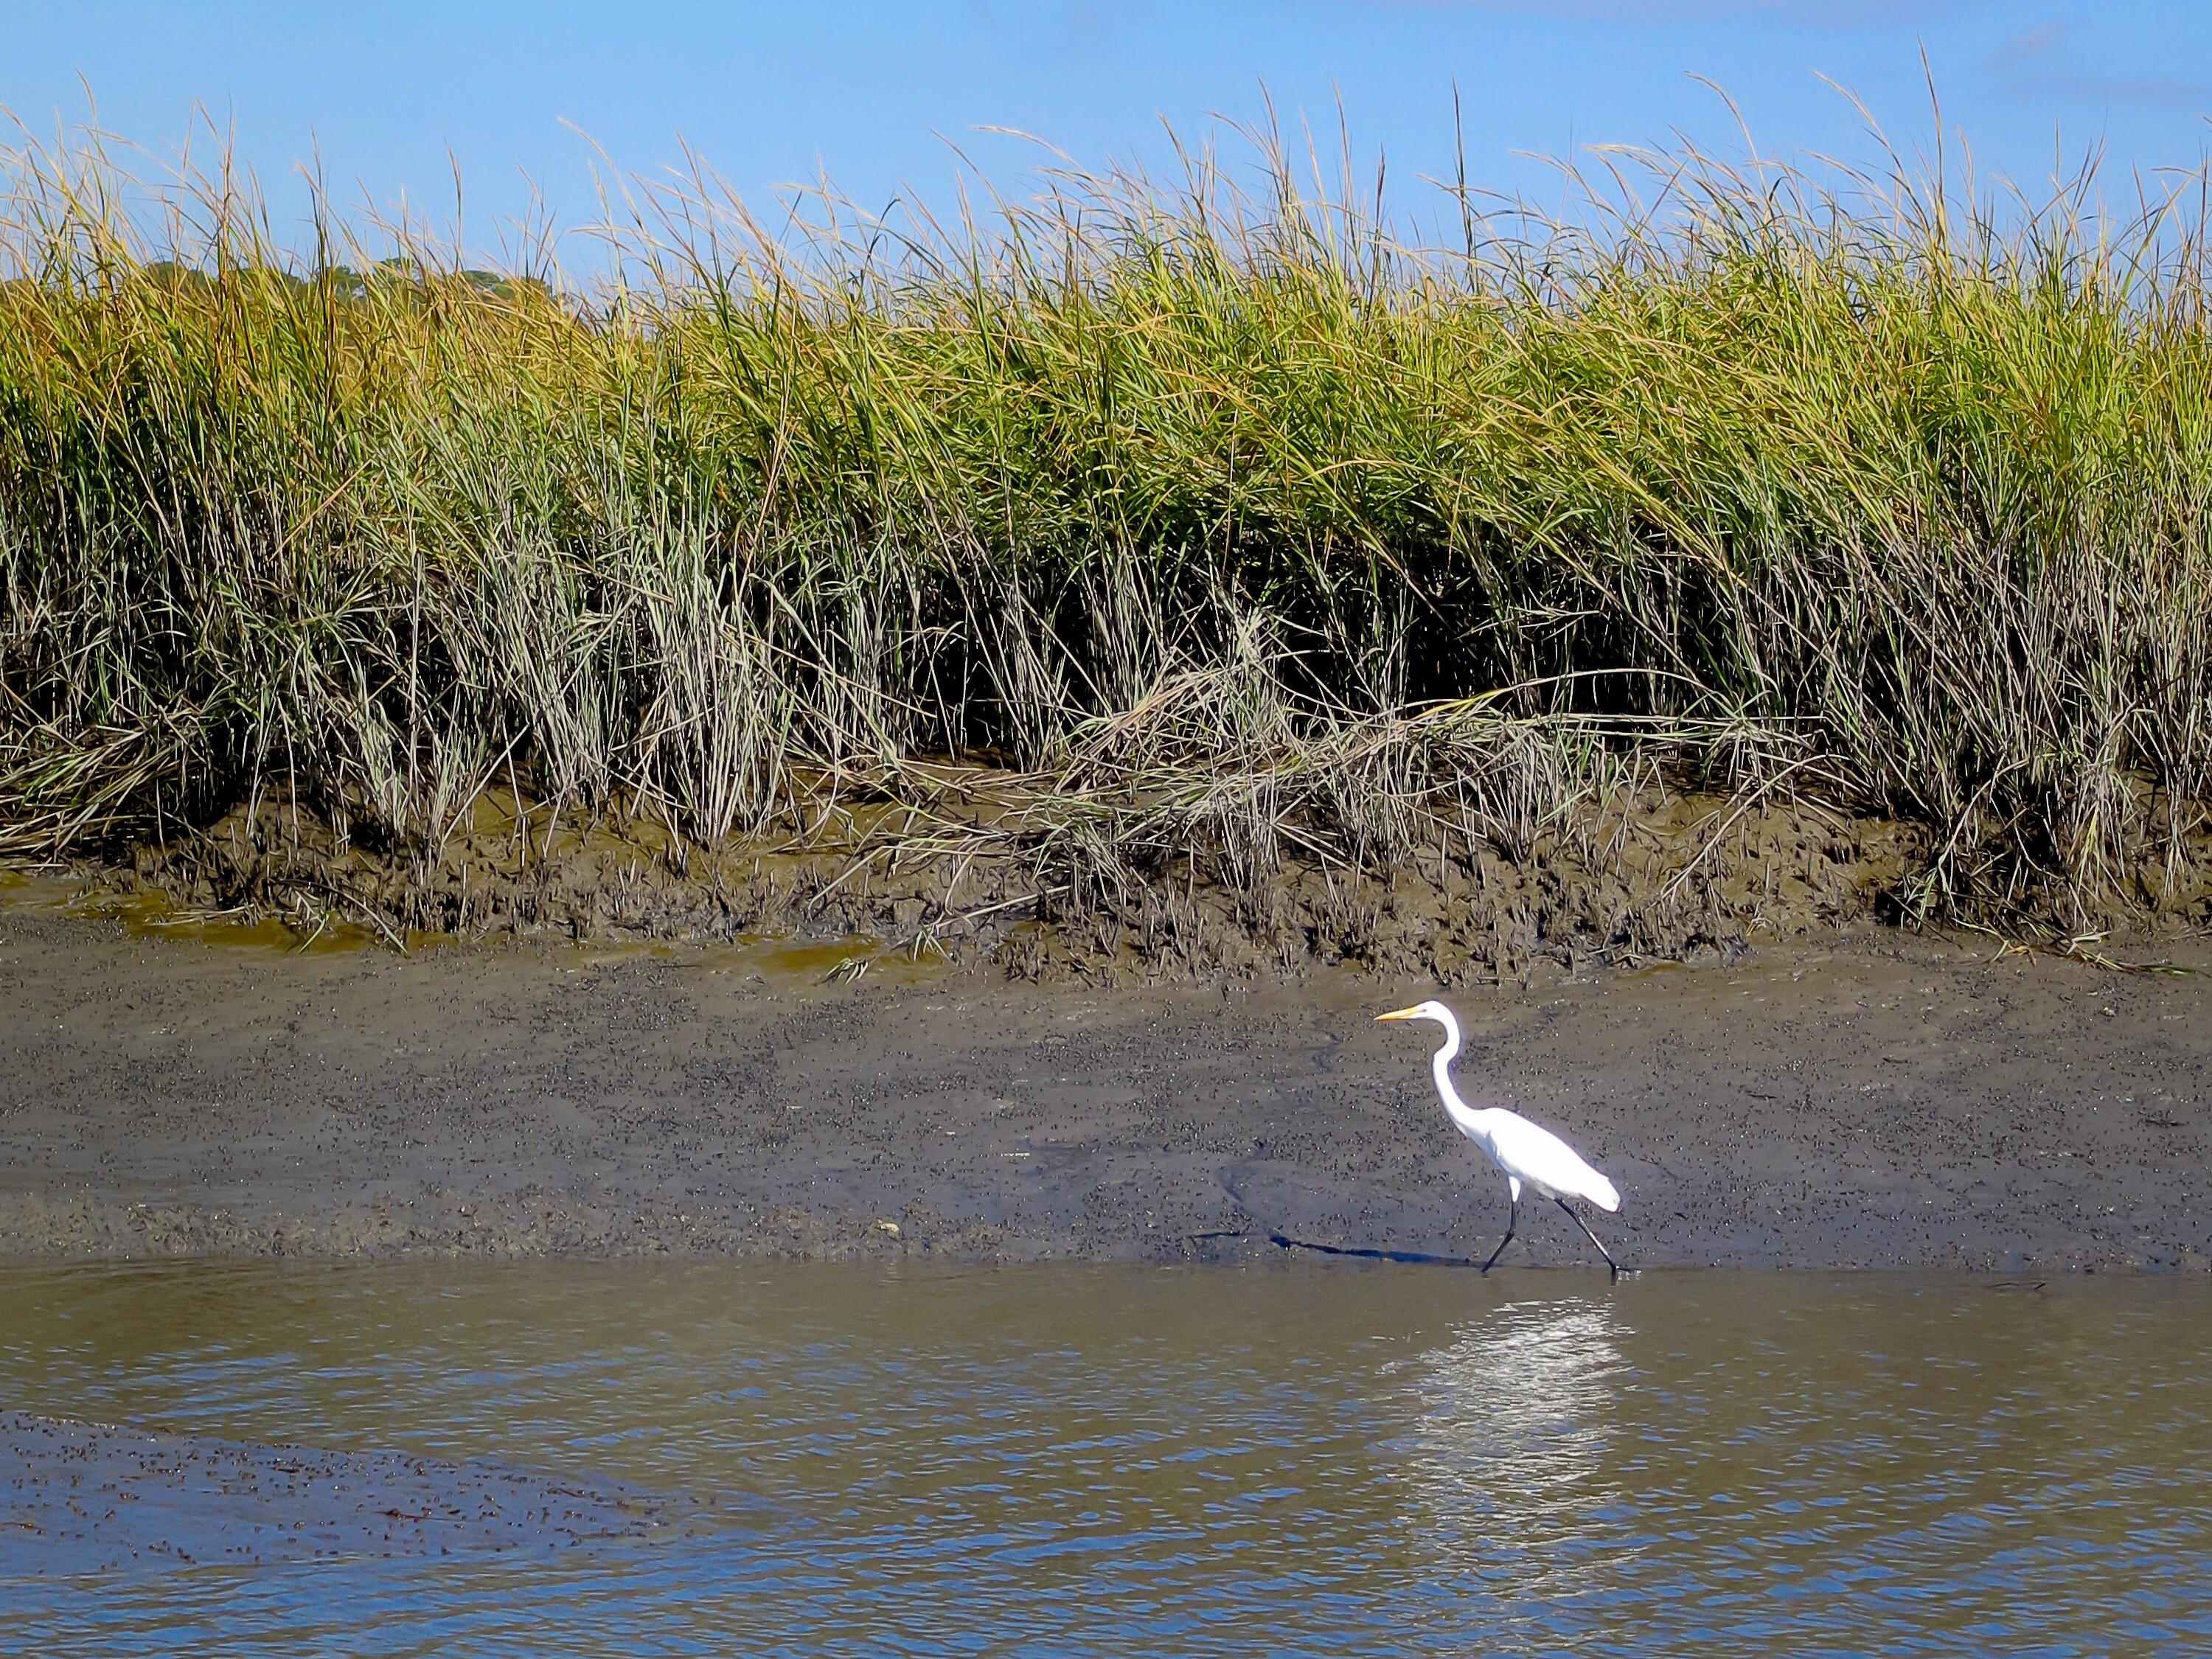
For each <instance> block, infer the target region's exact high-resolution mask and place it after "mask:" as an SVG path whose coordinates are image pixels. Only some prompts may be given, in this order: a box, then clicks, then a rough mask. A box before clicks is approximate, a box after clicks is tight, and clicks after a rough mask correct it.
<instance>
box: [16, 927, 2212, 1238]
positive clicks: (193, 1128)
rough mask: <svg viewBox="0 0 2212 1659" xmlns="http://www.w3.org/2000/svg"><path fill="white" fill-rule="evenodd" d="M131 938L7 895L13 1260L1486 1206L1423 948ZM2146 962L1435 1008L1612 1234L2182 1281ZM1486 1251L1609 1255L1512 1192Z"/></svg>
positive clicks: (1139, 1233) (1427, 1228) (1918, 943)
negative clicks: (1509, 1226) (1036, 967)
mask: <svg viewBox="0 0 2212 1659" xmlns="http://www.w3.org/2000/svg"><path fill="white" fill-rule="evenodd" d="M158 932H159V930H151V931H149V930H147V929H143V928H140V929H136V930H134V928H133V927H131V926H127V925H125V923H123V922H120V921H87V920H85V919H83V918H82V917H77V916H71V915H64V914H58V913H57V912H55V911H53V910H52V909H50V908H39V907H36V906H32V905H27V904H24V903H20V902H19V903H16V904H14V905H12V906H9V907H7V908H0V1008H4V1010H5V1014H4V1017H0V1255H8V1256H14V1257H30V1258H44V1259H52V1258H57V1257H86V1256H94V1257H131V1256H163V1255H192V1254H201V1255H222V1256H258V1255H307V1256H316V1257H347V1256H386V1255H471V1256H501V1255H593V1256H601V1255H604V1256H623V1255H655V1254H676V1255H706V1256H761V1255H768V1256H793V1257H806V1258H868V1257H886V1258H887V1257H896V1256H921V1257H931V1258H938V1259H951V1260H957V1261H1024V1260H1036V1259H1052V1258H1058V1259H1108V1258H1112V1259H1136V1260H1147V1261H1179V1260H1192V1259H1215V1258H1221V1257H1239V1256H1260V1257H1272V1256H1278V1255H1282V1254H1283V1253H1284V1247H1283V1246H1282V1245H1281V1244H1279V1243H1275V1242H1273V1241H1274V1240H1276V1239H1278V1238H1281V1239H1290V1240H1294V1241H1298V1242H1301V1243H1306V1244H1310V1245H1316V1246H1326V1247H1329V1248H1332V1249H1344V1250H1378V1251H1385V1252H1396V1253H1401V1254H1414V1255H1431V1256H1437V1257H1446V1258H1455V1259H1468V1258H1478V1259H1479V1258H1480V1256H1482V1255H1486V1254H1487V1253H1488V1250H1489V1249H1490V1247H1491V1246H1492V1244H1494V1243H1495V1242H1496V1240H1497V1238H1498V1235H1499V1233H1500V1231H1502V1229H1503V1226H1504V1218H1505V1208H1506V1205H1505V1193H1504V1182H1502V1181H1501V1180H1500V1179H1498V1177H1497V1176H1496V1175H1495V1174H1494V1173H1493V1172H1492V1171H1491V1170H1489V1169H1488V1167H1487V1166H1486V1164H1484V1163H1483V1161H1482V1158H1481V1157H1480V1153H1479V1152H1476V1151H1475V1150H1474V1149H1473V1148H1472V1147H1470V1146H1468V1145H1467V1143H1465V1142H1464V1141H1462V1140H1461V1139H1458V1138H1457V1137H1456V1136H1455V1134H1454V1133H1452V1132H1451V1130H1450V1129H1449V1126H1448V1125H1447V1124H1446V1122H1445V1121H1444V1119H1443V1115H1442V1113H1441V1112H1440V1110H1439V1109H1438V1108H1437V1103H1436V1101H1435V1098H1434V1096H1433V1093H1432V1091H1431V1085H1430V1081H1429V1076H1428V1054H1429V1050H1430V1048H1431V1046H1432V1040H1431V1038H1430V1037H1429V1036H1428V1030H1429V1028H1426V1027H1419V1028H1413V1027H1407V1026H1390V1025H1382V1026H1378V1025H1376V1024H1373V1023H1372V1022H1371V1019H1370V1016H1371V1015H1372V1014H1373V1013H1374V1012H1376V1011H1377V1010H1379V1009H1383V1008H1387V1007H1389V1006H1395V1005H1396V1004H1399V1003H1402V1002H1406V1001H1409V1000H1416V999H1417V998H1419V997H1423V996H1427V995H1431V994H1436V989H1437V987H1436V982H1435V980H1434V979H1433V977H1428V976H1421V975H1395V974H1376V973H1370V972H1365V971H1360V970H1358V969H1354V968H1352V967H1347V966H1344V965H1339V966H1337V967H1334V968H1330V969H1316V970H1315V971H1312V972H1310V973H1307V974H1305V975H1302V976H1299V977H1296V978H1289V979H1276V980H1273V981H1268V980H1261V981H1255V982H1240V981H1224V982H1219V983H1214V984H1210V985H1197V986H1193V985H1188V984H1182V985H1153V986H1145V985H1142V984H1138V983H1130V982H1127V981H1124V982H1122V983H1121V984H1119V985H1118V986H1115V987H1105V986H1103V985H1100V984H1096V983H1085V982H1084V981H1082V980H1081V979H1080V978H1075V979H1071V980H1066V981H1061V982H1059V983H1048V984H1030V983H1028V982H1025V981H1018V980H1010V979H1009V978H1008V976H1007V975H1006V971H1005V969H1004V968H1003V967H1002V966H1000V965H999V964H996V963H991V962H989V961H984V962H981V963H970V964H967V965H955V964H946V963H942V962H938V961H934V960H933V959H931V958H928V957H924V958H923V959H922V960H921V961H920V962H910V961H908V960H907V959H906V958H905V957H903V956H896V955H892V954H890V953H883V954H878V955H874V956H870V955H867V954H866V952H865V950H864V949H863V947H860V946H854V945H842V944H838V943H829V944H823V945H793V944H790V943H784V944H757V945H732V946H727V947H720V946H716V947H708V946H681V947H653V948H647V947H643V946H635V947H629V948H626V949H599V950H580V949H574V948H568V947H555V946H552V945H545V944H543V943H531V942H524V943H520V944H513V943H509V944H506V945H472V946H468V947H458V946H447V947H443V948H439V949H435V950H431V951H416V952H415V953H413V954H410V955H409V956H406V957H402V956H400V955H398V953H396V952H394V951H391V950H389V949H367V950H364V949H347V950H337V951H325V950H324V949H321V948H320V947H318V948H317V949H316V950H313V951H306V952H298V951H281V950H276V949H271V948H268V947H266V946H258V947H255V946H249V947H246V948H232V947H227V946H225V945H222V944H219V943H216V942H211V941H212V940H213V939H215V938H216V936H217V933H218V930H216V929H210V930H207V931H206V932H205V933H202V934H198V935H183V936H179V935H178V934H176V933H173V932H172V933H167V934H161V936H155V934H156V933H158ZM2191 951H2195V952H2196V954H2194V955H2192V954H2191ZM856 952H858V954H856ZM2163 954H2164V955H2165V956H2166V957H2170V958H2171V959H2172V962H2173V963H2175V965H2177V966H2178V967H2179V968H2182V969H2190V970H2192V971H2185V972H2179V973H2122V972H2116V971H2112V970H2111V969H2105V968H2100V967H2097V966H2094V965H2092V964H2090V963H2087V962H2083V961H2079V960H2068V959H2057V958H2053V957H2050V956H2048V955H2045V954H2027V953H2021V952H2018V951H2014V952H2008V953H2002V954H2001V953H2000V952H1999V951H1998V949H1997V947H1996V945H1993V944H1992V942H1990V941H1989V940H1986V939H1978V938H1971V937H1970V938H1967V939H1954V940H1948V941H1947V940H1939V939H1926V938H1918V939H1916V938H1914V937H1912V936H1908V935H1902V934H1899V933H1894V932H1889V931H1880V932H1875V933H1867V934H1863V935H1861V936H1858V937H1856V938H1851V937H1844V938H1834V937H1832V938H1831V941H1830V942H1829V943H1827V944H1826V945H1818V946H1815V945H1772V946H1764V947H1757V948H1754V949H1753V950H1751V951H1749V952H1748V953H1747V954H1744V955H1741V956H1739V957H1736V958H1735V959H1734V960H1732V961H1729V962H1721V961H1714V962H1711V963H1708V964H1707V965H1705V966H1699V967H1692V968H1686V969H1684V968H1666V969H1644V970H1640V971H1626V970H1623V969H1607V968H1602V967H1596V966H1592V965H1591V964H1589V963H1582V964H1581V965H1580V966H1578V967H1577V968H1576V969H1567V968H1565V967H1564V966H1559V967H1550V968H1547V966H1546V965H1545V964H1543V963H1538V964H1536V966H1535V967H1534V969H1531V970H1530V972H1529V973H1528V975H1525V976H1524V977H1522V978H1521V979H1516V980H1507V981H1504V983H1503V984H1499V983H1497V982H1495V981H1493V982H1492V983H1490V984H1487V985H1484V984H1480V983H1477V984H1473V985H1468V986H1466V987H1461V988H1458V989H1455V990H1452V991H1450V992H1449V993H1448V995H1449V997H1450V998H1451V999H1452V1000H1454V1001H1455V1004H1456V1006H1458V1007H1459V1009H1460V1012H1461V1013H1462V1018H1463V1020H1464V1022H1465V1024H1466V1025H1467V1028H1468V1053H1467V1054H1466V1055H1465V1056H1464V1057H1463V1058H1462V1060H1460V1062H1459V1064H1458V1066H1457V1068H1456V1069H1457V1076H1458V1079H1459V1083H1460V1087H1461V1090H1462V1093H1464V1094H1465V1095H1466V1096H1467V1097H1468V1098H1469V1099H1471V1100H1474V1101H1476V1102H1478V1103H1503V1104H1507V1105H1510V1106H1513V1107H1514V1108H1516V1109H1519V1110H1521V1111H1522V1112H1525V1113H1527V1114H1528V1115H1531V1116H1533V1117H1534V1118H1536V1119H1537V1120H1539V1121H1541V1122H1544V1123H1546V1124H1547V1125H1549V1126H1551V1127H1553V1128H1555V1129H1557V1130H1558V1131H1559V1132H1560V1133H1564V1134H1565V1135H1566V1136H1567V1138H1568V1139H1570V1140H1571V1141H1573V1142H1574V1143H1575V1144H1576V1145H1577V1146H1578V1147H1580V1148H1581V1149H1582V1150H1583V1152H1584V1153H1585V1154H1586V1155H1588V1156H1589V1158H1591V1159H1592V1161H1593V1162H1595V1163H1596V1164H1598V1165H1599V1166H1600V1167H1601V1168H1602V1169H1603V1170H1606V1171H1607V1173H1608V1174H1609V1175H1610V1176H1612V1177H1613V1180H1614V1181H1615V1182H1617V1183H1618V1184H1619V1186H1620V1188H1621V1190H1622V1192H1623V1194H1624V1197H1625V1203H1624V1206H1623V1209H1622V1212H1621V1213H1620V1215H1618V1216H1613V1217H1605V1216H1595V1217H1593V1218H1592V1219H1593V1221H1594V1222H1595V1225H1596V1226H1597V1228H1598V1230H1599V1232H1600V1236H1601V1237H1604V1238H1605V1239H1606V1241H1607V1244H1608V1245H1609V1247H1611V1248H1612V1249H1613V1251H1614V1254H1615V1255H1618V1256H1620V1258H1621V1259H1622V1261H1624V1262H1625V1263H1626V1264H1629V1265H1632V1266H1639V1267H1674V1266H1689V1265H1698V1264H1708V1263H1710V1264H1722V1265H1747V1266H1788V1267H1855V1266H1857V1267H1918V1266H1942V1267H1972V1268H1995V1269H2002V1270H2008V1271H2010V1270H2020V1269H2034V1270H2038V1271H2044V1270H2048V1271H2075V1270H2091V1269H2097V1270H2105V1269H2113V1268H2120V1269H2125V1268H2142V1269H2153V1270H2158V1269H2172V1268H2181V1269H2194V1268H2199V1267H2203V1266H2204V1265H2206V1263H2207V1262H2208V1261H2212V1191H2208V1186H2212V1182H2208V1181H2207V1179H2206V1176H2205V1174H2204V1171H2205V1169H2206V1153H2207V1151H2208V1150H2209V1149H2212V1147H2209V1146H2208V1121H2207V1116H2206V1109H2205V1103H2206V1099H2207V1090H2208V1086H2212V1019H2208V1018H2205V1014H2206V1012H2207V1011H2206V1007H2205V996H2206V990H2207V987H2208V984H2212V981H2208V980H2207V978H2206V977H2205V976H2204V975H2203V973H2201V972H2198V971H2194V970H2196V969H2203V968H2206V967H2208V966H2212V958H2208V957H2207V955H2206V953H2205V952H2204V951H2202V950H2201V948H2199V947H2198V946H2197V945H2195V944H2193V943H2192V942H2191V941H2189V940H2177V941H2171V942H2169V945H2168V946H2167V948H2166V950H2165V951H2164V952H2163ZM863 968H865V969H866V971H865V972H862V971H861V969H863ZM1507 1260H1508V1261H1514V1262H1536V1263H1556V1264H1561V1265H1566V1264H1577V1265H1583V1266H1588V1265H1590V1264H1591V1262H1592V1261H1593V1258H1592V1257H1591V1255H1590V1253H1589V1248H1588V1245H1587V1244H1586V1243H1585V1242H1584V1241H1583V1239H1582V1238H1581V1237H1580V1236H1579V1235H1578V1234H1577V1233H1576V1232H1575V1231H1574V1230H1573V1228H1572V1227H1571V1225H1569V1224H1568V1222H1567V1220H1566V1218H1565V1217H1562V1216H1560V1215H1559V1214H1557V1213H1556V1212H1550V1210H1549V1206H1534V1207H1533V1208H1531V1209H1530V1210H1529V1211H1528V1212H1527V1214H1526V1215H1525V1216H1524V1219H1523V1225H1522V1230H1521V1237H1520V1238H1519V1239H1518V1240H1517V1241H1516V1243H1515V1244H1514V1246H1513V1249H1512V1251H1511V1253H1510V1255H1509V1256H1508V1258H1507Z"/></svg>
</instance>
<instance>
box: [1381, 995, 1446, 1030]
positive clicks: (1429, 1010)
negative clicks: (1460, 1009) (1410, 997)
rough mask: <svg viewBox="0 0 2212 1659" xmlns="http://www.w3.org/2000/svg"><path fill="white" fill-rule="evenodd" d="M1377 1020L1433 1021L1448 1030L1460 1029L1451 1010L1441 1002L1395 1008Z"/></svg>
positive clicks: (1419, 1003) (1418, 1003) (1420, 1003)
mask: <svg viewBox="0 0 2212 1659" xmlns="http://www.w3.org/2000/svg"><path fill="white" fill-rule="evenodd" d="M1375 1018H1376V1019H1378V1020H1381V1019H1432V1020H1434V1021H1436V1023H1437V1024H1439V1025H1441V1026H1443V1027H1444V1028H1445V1029H1446V1030H1456V1029H1458V1022H1457V1021H1455V1020H1454V1019H1453V1018H1452V1013H1451V1010H1450V1009H1449V1008H1447V1007H1445V1006H1443V1003H1441V1002H1417V1003H1415V1004H1414V1005H1413V1006H1412V1007H1410V1008H1393V1009H1392V1010H1391V1011H1390V1012H1389V1013H1387V1014H1377V1015H1376V1016H1375Z"/></svg>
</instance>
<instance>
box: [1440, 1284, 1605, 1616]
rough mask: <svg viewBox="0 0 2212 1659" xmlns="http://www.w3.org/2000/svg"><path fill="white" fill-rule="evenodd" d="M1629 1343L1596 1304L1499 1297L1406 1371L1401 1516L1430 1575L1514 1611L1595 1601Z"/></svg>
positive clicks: (1601, 1571) (1601, 1574)
mask: <svg viewBox="0 0 2212 1659" xmlns="http://www.w3.org/2000/svg"><path fill="white" fill-rule="evenodd" d="M1629 1334H1630V1333H1629V1331H1628V1329H1627V1328H1626V1325H1625V1324H1624V1323H1623V1322H1622V1321H1621V1319H1620V1315H1619V1314H1618V1312H1616V1311H1615V1310H1614V1309H1613V1307H1611V1306H1609V1305H1607V1304H1605V1303H1602V1302H1597V1301H1593V1300H1587V1299H1583V1298H1581V1297H1570V1298H1566V1299H1564V1300H1557V1301H1542V1302H1509V1303H1506V1304H1503V1305H1502V1306H1500V1307H1498V1308H1496V1309H1494V1310H1492V1311H1490V1312H1489V1313H1487V1314H1486V1315H1484V1316H1482V1317H1481V1318H1480V1319H1477V1320H1475V1321H1474V1322H1471V1323H1470V1324H1468V1325H1466V1326H1464V1327H1462V1328H1460V1329H1459V1330H1458V1331H1457V1332H1456V1333H1455V1336H1454V1340H1452V1341H1451V1342H1450V1343H1449V1345H1448V1346H1443V1347H1439V1348H1434V1349H1431V1350H1430V1351H1429V1352H1426V1353H1424V1354H1422V1355H1420V1356H1419V1357H1418V1358H1413V1359H1410V1360H1408V1361H1407V1362H1406V1364H1405V1366H1404V1370H1403V1372H1402V1373H1401V1374H1402V1375H1404V1376H1406V1378H1407V1380H1408V1381H1409V1382H1410V1383H1412V1385H1413V1399H1412V1400H1411V1401H1409V1403H1410V1404H1412V1405H1413V1407H1415V1411H1416V1415H1415V1417H1414V1419H1413V1424H1412V1425H1411V1426H1412V1432H1411V1433H1410V1434H1409V1435H1408V1436H1407V1439H1406V1440H1405V1442H1403V1443H1402V1444H1403V1445H1404V1448H1405V1451H1406V1461H1405V1466H1404V1472H1405V1475H1406V1478H1407V1481H1408V1483H1409V1484H1410V1485H1411V1486H1412V1487H1413V1497H1414V1499H1415V1503H1416V1504H1417V1506H1418V1509H1419V1510H1420V1511H1422V1513H1419V1515H1417V1516H1408V1517H1407V1520H1408V1522H1409V1528H1410V1530H1411V1531H1412V1532H1413V1534H1415V1535H1417V1536H1419V1537H1420V1538H1422V1539H1423V1541H1425V1544H1426V1545H1427V1546H1428V1547H1431V1548H1432V1549H1434V1550H1435V1551H1436V1552H1437V1554H1438V1556H1439V1557H1440V1558H1441V1559H1438V1560H1437V1561H1436V1563H1435V1567H1436V1569H1437V1571H1439V1572H1440V1573H1441V1574H1443V1575H1445V1576H1446V1577H1447V1578H1448V1579H1449V1578H1459V1577H1461V1576H1462V1575H1474V1576H1475V1577H1480V1579H1482V1580H1484V1581H1485V1589H1486V1592H1487V1593H1488V1594H1492V1595H1503V1596H1504V1597H1506V1598H1508V1599H1509V1600H1510V1601H1512V1602H1514V1603H1516V1604H1517V1603H1521V1602H1522V1599H1523V1598H1536V1599H1538V1600H1542V1601H1559V1600H1561V1599H1573V1600H1580V1599H1582V1598H1583V1597H1585V1596H1588V1595H1592V1594H1601V1593H1602V1592H1603V1590H1604V1589H1605V1588H1606V1587H1607V1583H1608V1581H1609V1579H1610V1570H1609V1568H1608V1566H1607V1562H1608V1559H1610V1552H1611V1551H1612V1549H1613V1547H1614V1544H1615V1543H1616V1542H1617V1541H1616V1540H1614V1539H1613V1538H1611V1537H1609V1536H1608V1535H1607V1534H1608V1533H1609V1531H1610V1527H1609V1524H1608V1522H1607V1520H1606V1519H1605V1515H1606V1512H1607V1510H1609V1508H1610V1507H1611V1504H1610V1500H1612V1499H1613V1498H1614V1497H1615V1495H1616V1492H1617V1486H1618V1483H1617V1481H1616V1480H1615V1479H1614V1478H1613V1476H1612V1475H1611V1474H1609V1472H1608V1468H1607V1463H1608V1455H1609V1454H1610V1452H1611V1449H1612V1446H1613V1439H1614V1437H1615V1434H1616V1431H1617V1429H1618V1420H1617V1410H1616V1407H1617V1404H1618V1400H1619V1396H1620V1392H1621V1390H1622V1389H1624V1388H1625V1387H1626V1385H1627V1383H1628V1379H1629V1376H1630V1367H1629V1364H1628V1362H1627V1360H1626V1358H1623V1356H1622V1353H1621V1349H1620V1343H1621V1341H1622V1340H1624V1339H1626V1337H1627V1336H1628V1335H1629ZM1523 1610H1524V1611H1527V1610H1529V1609H1526V1608H1524V1609H1523Z"/></svg>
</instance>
